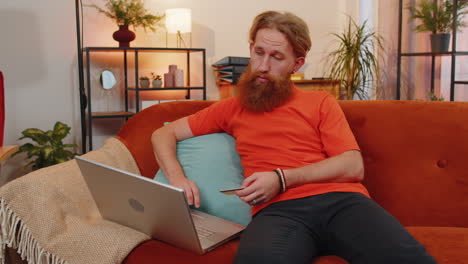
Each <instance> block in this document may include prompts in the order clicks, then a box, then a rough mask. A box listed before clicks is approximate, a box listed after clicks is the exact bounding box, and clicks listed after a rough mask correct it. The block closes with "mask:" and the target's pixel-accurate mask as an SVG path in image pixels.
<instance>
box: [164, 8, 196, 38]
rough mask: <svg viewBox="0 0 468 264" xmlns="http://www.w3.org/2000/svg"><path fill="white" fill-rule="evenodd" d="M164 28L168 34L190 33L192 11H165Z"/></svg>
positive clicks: (182, 9) (186, 9)
mask: <svg viewBox="0 0 468 264" xmlns="http://www.w3.org/2000/svg"><path fill="white" fill-rule="evenodd" d="M166 28H167V31H168V32H169V33H177V34H180V33H188V32H192V10H190V9H188V8H172V9H167V10H166Z"/></svg>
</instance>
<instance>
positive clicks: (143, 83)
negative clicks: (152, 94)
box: [140, 80, 150, 88]
mask: <svg viewBox="0 0 468 264" xmlns="http://www.w3.org/2000/svg"><path fill="white" fill-rule="evenodd" d="M149 85H150V82H149V80H140V87H141V88H148V87H149Z"/></svg>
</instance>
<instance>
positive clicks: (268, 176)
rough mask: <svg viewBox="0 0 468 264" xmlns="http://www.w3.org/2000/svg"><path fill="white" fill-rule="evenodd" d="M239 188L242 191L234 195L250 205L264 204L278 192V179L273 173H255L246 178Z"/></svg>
mask: <svg viewBox="0 0 468 264" xmlns="http://www.w3.org/2000/svg"><path fill="white" fill-rule="evenodd" d="M241 187H242V188H244V189H242V190H239V191H236V192H235V193H236V195H237V196H239V198H240V199H241V200H242V201H244V202H246V203H248V204H250V205H256V204H261V203H266V202H268V201H270V200H271V199H272V198H273V197H275V196H276V195H277V194H278V193H279V192H280V183H279V179H278V176H277V175H276V173H275V172H274V171H266V172H256V173H254V174H252V175H250V176H249V177H248V178H246V179H245V180H244V181H243V182H242V185H241Z"/></svg>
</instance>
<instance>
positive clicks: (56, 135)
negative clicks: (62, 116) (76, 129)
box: [52, 122, 71, 142]
mask: <svg viewBox="0 0 468 264" xmlns="http://www.w3.org/2000/svg"><path fill="white" fill-rule="evenodd" d="M70 130H71V128H70V127H69V126H68V125H66V124H64V123H62V122H57V123H55V125H54V130H53V133H52V138H53V140H54V141H55V142H60V141H61V140H62V139H64V138H65V137H66V136H67V135H68V133H70Z"/></svg>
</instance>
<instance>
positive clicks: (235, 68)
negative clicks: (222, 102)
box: [211, 56, 250, 99]
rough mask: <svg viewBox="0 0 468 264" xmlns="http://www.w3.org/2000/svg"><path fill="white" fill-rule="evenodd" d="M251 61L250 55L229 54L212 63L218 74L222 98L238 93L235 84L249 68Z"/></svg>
mask: <svg viewBox="0 0 468 264" xmlns="http://www.w3.org/2000/svg"><path fill="white" fill-rule="evenodd" d="M249 61H250V58H248V57H234V56H227V57H224V58H222V59H221V60H219V61H217V62H215V63H213V64H212V65H211V66H213V69H214V72H215V75H216V84H217V85H218V87H219V95H220V99H226V98H229V97H232V96H234V95H235V94H236V92H235V84H237V81H238V80H239V77H240V76H241V74H242V73H243V72H244V71H245V69H246V68H247V65H248V64H249Z"/></svg>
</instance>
